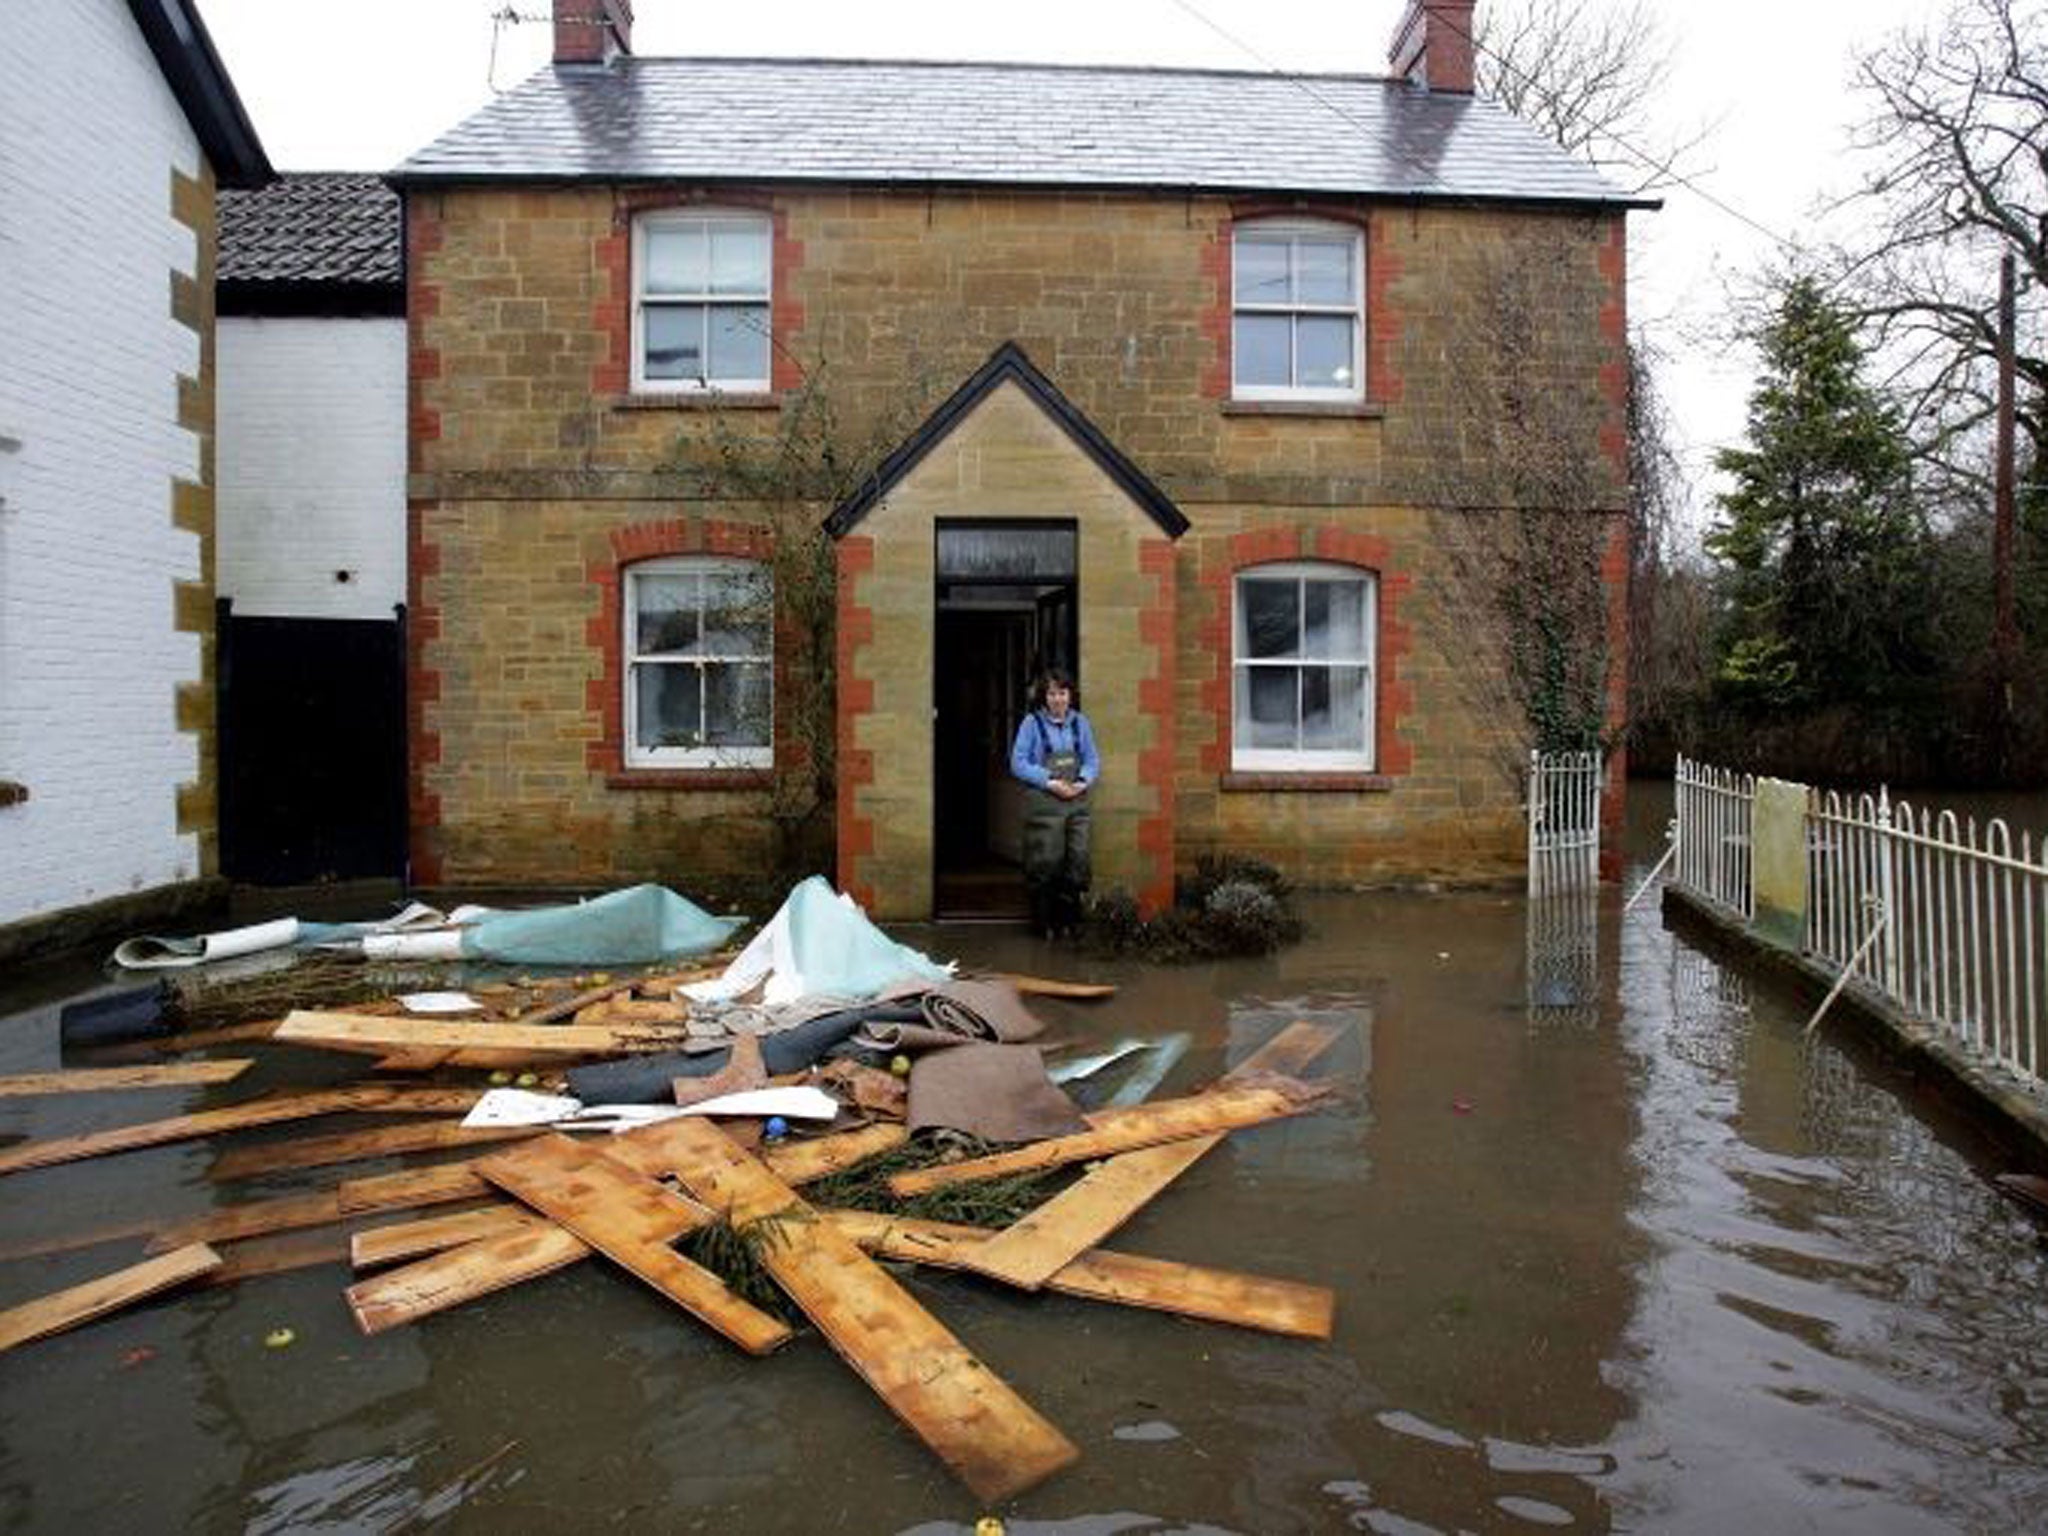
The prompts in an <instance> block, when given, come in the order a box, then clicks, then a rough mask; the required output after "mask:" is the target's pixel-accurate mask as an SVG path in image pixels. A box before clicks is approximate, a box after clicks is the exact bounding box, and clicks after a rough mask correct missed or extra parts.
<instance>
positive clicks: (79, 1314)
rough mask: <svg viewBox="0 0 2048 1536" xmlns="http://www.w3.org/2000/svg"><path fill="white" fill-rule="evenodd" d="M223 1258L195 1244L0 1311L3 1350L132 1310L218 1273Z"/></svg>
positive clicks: (203, 1245) (0, 1336)
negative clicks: (197, 1277) (197, 1278)
mask: <svg viewBox="0 0 2048 1536" xmlns="http://www.w3.org/2000/svg"><path fill="white" fill-rule="evenodd" d="M220 1262H221V1258H220V1255H219V1254H217V1253H215V1252H214V1251H213V1250H212V1249H211V1248H209V1247H207V1246H206V1244H204V1243H192V1244H189V1245H188V1246H186V1247H183V1248H180V1249H178V1250H177V1251H176V1252H174V1253H166V1254H164V1255H162V1256H161V1257H159V1258H154V1259H144V1260H143V1261H142V1262H141V1263H140V1264H131V1265H130V1266H129V1267H128V1268H126V1269H118V1270H115V1271H114V1273H112V1274H111V1275H101V1276H100V1277H99V1278H98V1279H96V1280H88V1281H86V1282H85V1283H84V1284H83V1285H74V1286H70V1287H68V1288H67V1289H65V1290H61V1291H55V1292H52V1293H51V1294H50V1295H48V1296H43V1297H39V1298H38V1299H36V1300H35V1301H29V1302H24V1303H22V1305H20V1306H18V1307H9V1308H8V1309H7V1310H6V1311H5V1312H0V1350H6V1349H12V1348H14V1346H15V1345H17V1344H25V1343H27V1342H28V1341H29V1340H30V1339H40V1338H45V1337H47V1336H48V1335H50V1334H53V1333H62V1332H63V1331H64V1330H65V1329H66V1328H75V1327H77V1326H78V1325H79V1324H80V1323H86V1322H91V1321H92V1319H94V1318H96V1317H104V1316H106V1315H107V1313H109V1312H114V1311H118V1310H119V1309H120V1308H122V1307H126V1306H132V1305H133V1304H134V1303H136V1302H138V1301H140V1300H142V1299H143V1298H144V1297H145V1296H154V1295H155V1294H156V1293H157V1292H158V1291H166V1290H169V1289H170V1288H171V1287H172V1286H174V1285H182V1284H184V1282H186V1281H187V1280H190V1279H192V1278H193V1277H194V1276H195V1275H203V1274H205V1273H206V1272H207V1271H208V1270H210V1269H215V1268H218V1267H219V1265H220Z"/></svg>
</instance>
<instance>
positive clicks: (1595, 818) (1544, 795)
mask: <svg viewBox="0 0 2048 1536" xmlns="http://www.w3.org/2000/svg"><path fill="white" fill-rule="evenodd" d="M1605 778H1606V774H1605V772H1604V770H1603V765H1602V763H1601V761H1600V754H1599V753H1598V752H1531V753H1530V754H1529V894H1530V895H1531V896H1546V895H1549V894H1551V893H1553V892H1556V891H1569V890H1580V889H1589V888H1591V887H1593V886H1596V885H1598V884H1599V883H1600V789H1601V785H1602V783H1603V781H1604V780H1605Z"/></svg>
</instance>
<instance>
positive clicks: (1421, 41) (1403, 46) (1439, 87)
mask: <svg viewBox="0 0 2048 1536" xmlns="http://www.w3.org/2000/svg"><path fill="white" fill-rule="evenodd" d="M557 3H558V4H567V3H569V0H557ZM1387 62H1388V63H1389V64H1391V65H1392V66H1393V72H1394V74H1395V75H1396V76H1397V77H1398V78H1400V79H1403V80H1406V81H1408V82H1409V83H1410V84H1411V85H1420V86H1424V87H1426V88H1428V89H1429V90H1432V91H1458V92H1462V93H1463V94H1464V95H1467V96H1469V95H1471V94H1472V0H1408V13H1407V14H1406V15H1405V16H1403V17H1402V18H1401V24H1400V25H1399V26H1398V27H1396V28H1394V45H1393V47H1392V48H1390V49H1388V50H1387Z"/></svg>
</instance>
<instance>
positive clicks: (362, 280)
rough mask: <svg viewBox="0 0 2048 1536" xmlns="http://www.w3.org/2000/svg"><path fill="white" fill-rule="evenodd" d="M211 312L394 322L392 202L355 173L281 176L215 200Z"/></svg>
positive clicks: (399, 226) (399, 299) (400, 297)
mask: <svg viewBox="0 0 2048 1536" xmlns="http://www.w3.org/2000/svg"><path fill="white" fill-rule="evenodd" d="M215 276H216V279H217V280H218V282H219V284H220V307H221V308H222V309H223V310H224V311H226V312H228V313H235V312H238V311H239V312H242V313H252V312H253V313H263V312H327V313H332V312H348V311H350V310H356V311H361V310H374V311H379V312H386V313H402V312H403V308H404V294H405V238H404V224H403V221H402V219H401V217H400V203H399V200H398V194H397V193H395V192H393V191H392V190H391V188H390V187H389V186H387V185H385V183H384V179H383V178H382V177H381V176H378V175H375V174H373V173H367V172H360V171H290V172H285V173H282V174H280V175H279V176H278V178H277V180H275V181H273V182H272V183H270V185H269V186H266V187H261V188H258V189H256V190H254V191H247V192H236V191H228V190H225V189H223V190H222V192H221V194H220V261H219V266H218V267H217V268H216V271H215Z"/></svg>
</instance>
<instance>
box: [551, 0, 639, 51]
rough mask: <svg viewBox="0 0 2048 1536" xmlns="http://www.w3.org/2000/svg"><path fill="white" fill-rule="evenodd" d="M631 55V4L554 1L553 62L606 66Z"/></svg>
mask: <svg viewBox="0 0 2048 1536" xmlns="http://www.w3.org/2000/svg"><path fill="white" fill-rule="evenodd" d="M632 51H633V0H555V62H556V63H557V64H609V63H610V62H611V61H612V60H613V59H614V58H615V57H617V56H618V55H619V54H622V53H631V52H632Z"/></svg>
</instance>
